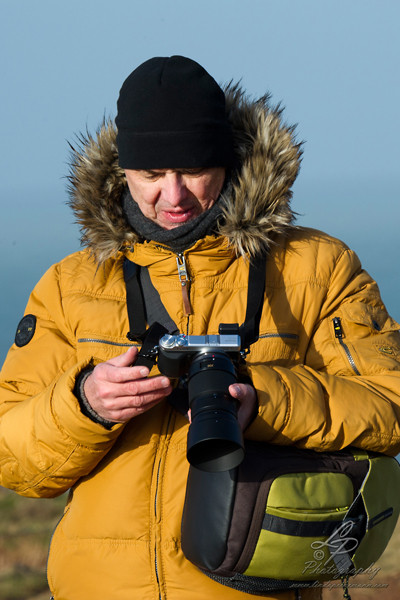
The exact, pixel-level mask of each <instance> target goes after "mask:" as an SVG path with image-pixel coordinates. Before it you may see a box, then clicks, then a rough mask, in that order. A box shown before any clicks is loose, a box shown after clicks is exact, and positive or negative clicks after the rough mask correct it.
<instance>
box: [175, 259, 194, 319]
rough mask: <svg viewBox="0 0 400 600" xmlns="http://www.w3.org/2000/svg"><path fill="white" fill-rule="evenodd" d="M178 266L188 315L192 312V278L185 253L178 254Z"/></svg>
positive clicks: (185, 313) (184, 305) (184, 312)
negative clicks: (190, 297) (190, 291)
mask: <svg viewBox="0 0 400 600" xmlns="http://www.w3.org/2000/svg"><path fill="white" fill-rule="evenodd" d="M176 264H177V266H178V276H179V281H180V284H181V288H182V301H183V314H184V315H185V317H188V316H189V315H191V314H192V307H191V304H190V299H189V287H190V278H189V274H188V271H187V268H186V260H185V257H184V256H183V254H178V255H177V257H176Z"/></svg>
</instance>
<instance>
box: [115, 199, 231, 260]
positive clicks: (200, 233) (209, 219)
mask: <svg viewBox="0 0 400 600" xmlns="http://www.w3.org/2000/svg"><path fill="white" fill-rule="evenodd" d="M122 206H123V210H124V214H125V217H126V219H127V221H128V223H129V225H130V226H131V227H132V229H133V230H134V231H135V232H136V233H137V234H138V235H139V236H140V237H141V238H142V239H143V240H148V241H150V240H151V241H154V242H158V243H160V244H163V245H164V246H168V247H169V248H171V250H172V251H173V252H177V253H179V252H183V250H186V249H187V248H189V247H190V246H192V244H194V243H195V242H197V240H200V239H201V238H203V237H204V236H206V235H209V234H212V233H217V226H218V221H219V220H220V219H221V215H222V208H221V202H220V200H218V201H217V202H216V203H215V204H214V205H213V206H212V207H211V208H210V209H209V210H206V211H205V212H203V213H202V214H201V215H199V216H198V217H196V218H195V219H193V220H192V221H189V223H185V224H184V225H180V226H179V227H175V228H174V229H163V228H162V227H160V226H159V225H157V223H154V222H153V221H150V219H148V218H147V217H145V216H144V215H143V213H142V211H141V210H140V208H139V207H138V205H137V203H136V202H135V201H134V200H133V198H132V196H131V194H130V192H129V189H128V188H126V191H125V192H124V194H123V197H122Z"/></svg>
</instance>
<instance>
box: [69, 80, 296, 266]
mask: <svg viewBox="0 0 400 600" xmlns="http://www.w3.org/2000/svg"><path fill="white" fill-rule="evenodd" d="M225 94H226V105H227V112H228V116H229V119H230V122H231V125H232V130H233V137H234V149H235V154H236V156H237V167H236V168H235V169H234V170H233V171H232V173H231V185H230V186H228V187H227V189H226V191H225V192H224V193H223V195H222V206H223V214H224V220H223V224H222V225H220V227H219V233H220V234H221V235H222V236H224V237H225V238H226V239H227V243H228V245H229V246H230V247H231V248H232V249H233V252H234V253H235V254H236V255H242V256H250V257H252V256H256V255H258V254H260V253H261V252H264V251H265V250H267V249H268V248H269V247H270V246H271V245H272V244H274V243H276V242H277V238H278V237H279V236H281V235H282V234H283V235H284V234H286V233H288V232H289V231H290V230H291V229H293V227H294V225H293V223H294V213H293V211H292V209H291V207H290V200H291V197H292V191H291V187H292V185H293V183H294V181H295V179H296V176H297V173H298V171H299V167H300V160H301V154H302V150H301V143H297V142H296V140H295V136H294V128H293V127H289V126H287V125H285V124H284V123H283V122H282V119H281V115H282V110H281V109H280V108H279V107H278V108H273V107H270V105H269V97H268V96H264V97H262V98H260V99H259V100H251V99H249V98H248V97H247V96H245V94H244V92H243V91H242V89H241V88H240V86H239V85H228V86H227V87H226V88H225ZM78 141H79V145H78V146H77V147H76V148H74V147H72V146H71V148H72V156H71V165H70V174H69V177H68V180H69V188H68V189H69V194H70V200H69V204H70V206H71V207H72V209H73V211H74V213H75V216H76V220H77V222H78V223H79V225H80V226H81V231H82V243H83V245H85V246H88V247H89V249H90V250H91V252H92V253H93V255H94V256H95V258H96V260H97V261H98V262H99V263H101V262H104V261H105V260H107V259H108V258H110V257H111V256H114V255H116V254H117V253H118V252H119V251H120V250H123V249H124V248H126V247H133V246H134V245H135V244H136V243H138V242H139V239H138V236H137V235H136V234H135V232H134V231H132V228H131V227H130V225H129V223H128V222H127V220H126V218H125V216H124V212H123V208H122V194H123V192H124V190H125V189H126V186H127V184H126V179H125V175H124V172H123V170H122V169H121V168H120V167H119V165H118V151H117V146H116V129H115V126H114V124H113V123H112V122H111V121H104V122H103V124H102V125H101V127H100V128H99V130H98V131H97V133H96V135H95V136H91V135H90V134H88V135H87V136H85V137H84V136H80V138H79V140H78Z"/></svg>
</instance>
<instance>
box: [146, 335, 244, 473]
mask: <svg viewBox="0 0 400 600" xmlns="http://www.w3.org/2000/svg"><path fill="white" fill-rule="evenodd" d="M238 332H239V327H238V325H224V324H221V325H220V326H219V335H204V336H196V335H183V334H179V335H164V336H163V337H162V338H161V339H160V340H159V345H158V359H157V363H158V368H159V370H160V372H161V373H163V374H164V375H166V376H167V377H171V378H179V377H185V379H186V380H187V389H188V397H189V408H190V409H191V416H192V422H191V425H190V427H189V432H188V440H187V458H188V461H189V462H190V464H191V465H193V466H194V467H196V468H198V469H201V470H203V471H209V472H218V471H228V470H230V469H233V468H235V467H237V466H238V465H239V464H240V463H241V462H242V460H243V458H244V445H243V435H242V431H241V428H240V426H239V423H238V420H237V408H238V402H237V400H235V399H234V398H233V397H232V396H231V395H230V394H229V392H228V388H229V386H230V385H231V384H232V383H235V382H236V381H237V365H238V362H239V359H240V348H241V339H240V336H239V335H238Z"/></svg>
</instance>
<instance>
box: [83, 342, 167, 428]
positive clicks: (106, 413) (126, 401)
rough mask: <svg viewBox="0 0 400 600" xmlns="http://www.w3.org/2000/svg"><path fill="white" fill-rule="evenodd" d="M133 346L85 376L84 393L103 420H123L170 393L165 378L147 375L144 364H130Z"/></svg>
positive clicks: (134, 355) (132, 361)
mask: <svg viewBox="0 0 400 600" xmlns="http://www.w3.org/2000/svg"><path fill="white" fill-rule="evenodd" d="M137 354H138V350H137V348H134V347H132V348H129V350H127V352H125V353H124V354H121V355H120V356H117V357H116V358H112V359H111V360H108V361H107V362H104V363H99V364H98V365H96V367H95V368H94V369H93V371H92V373H91V374H90V375H89V377H88V378H87V379H86V381H85V384H84V392H85V396H86V398H87V401H88V402H89V404H90V406H91V407H92V408H93V410H95V411H96V413H97V414H98V415H100V417H102V418H103V419H106V420H107V421H114V422H116V423H126V422H127V421H129V420H130V419H132V418H133V417H136V416H137V415H141V414H142V413H144V412H145V411H146V410H149V408H152V407H153V406H155V405H156V404H157V403H158V402H160V401H161V400H162V399H163V398H165V396H168V395H169V394H170V393H171V392H172V386H171V383H170V381H169V379H168V377H164V376H163V375H158V376H156V377H148V374H149V369H148V368H147V367H135V366H132V365H133V364H134V362H135V360H136V358H137Z"/></svg>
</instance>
